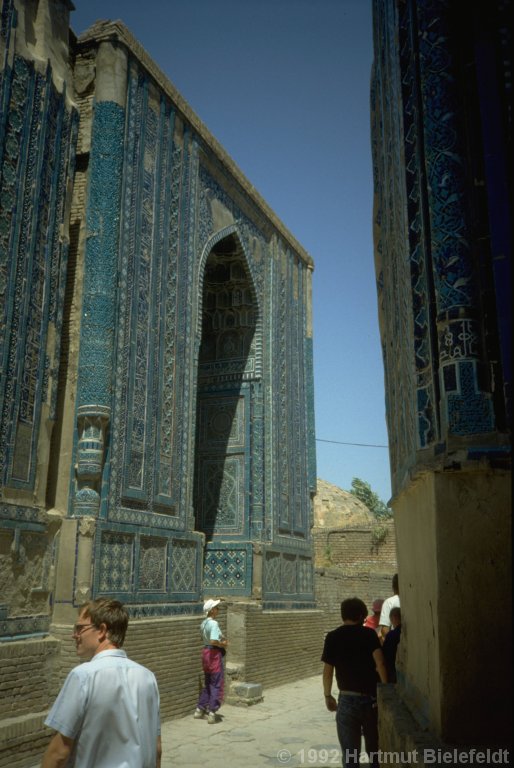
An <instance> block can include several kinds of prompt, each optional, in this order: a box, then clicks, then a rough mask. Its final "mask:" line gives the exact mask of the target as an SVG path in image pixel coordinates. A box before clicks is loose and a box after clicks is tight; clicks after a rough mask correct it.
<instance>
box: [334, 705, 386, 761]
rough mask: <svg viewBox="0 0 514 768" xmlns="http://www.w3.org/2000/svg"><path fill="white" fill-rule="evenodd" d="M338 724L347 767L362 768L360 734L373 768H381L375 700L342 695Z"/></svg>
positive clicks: (337, 717) (337, 715)
mask: <svg viewBox="0 0 514 768" xmlns="http://www.w3.org/2000/svg"><path fill="white" fill-rule="evenodd" d="M336 723H337V736H338V738H339V743H340V744H341V751H342V754H343V766H344V768H354V766H359V754H360V751H361V734H362V735H363V736H364V743H365V745H366V752H367V753H368V755H370V766H371V768H379V762H378V754H377V753H378V710H377V701H376V699H374V698H373V697H372V696H349V695H347V694H344V693H341V694H339V700H338V703H337V714H336Z"/></svg>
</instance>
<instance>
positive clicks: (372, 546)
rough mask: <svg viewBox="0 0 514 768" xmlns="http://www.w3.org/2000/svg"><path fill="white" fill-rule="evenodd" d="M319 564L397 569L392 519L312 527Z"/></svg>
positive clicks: (377, 569) (380, 569)
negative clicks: (371, 522) (365, 523)
mask: <svg viewBox="0 0 514 768" xmlns="http://www.w3.org/2000/svg"><path fill="white" fill-rule="evenodd" d="M313 539H314V557H315V562H316V565H317V566H320V567H323V566H327V567H331V566H342V567H347V566H351V565H357V564H362V565H365V566H366V568H370V569H372V570H376V571H388V570H391V571H392V573H394V572H395V571H396V536H395V529H394V521H393V520H384V521H383V522H382V521H377V523H376V524H375V525H373V526H372V527H367V526H366V527H365V526H360V527H345V528H321V527H317V528H313Z"/></svg>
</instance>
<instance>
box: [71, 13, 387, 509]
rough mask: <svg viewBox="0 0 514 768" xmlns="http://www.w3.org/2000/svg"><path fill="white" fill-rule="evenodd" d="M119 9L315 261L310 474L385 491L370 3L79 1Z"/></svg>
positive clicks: (75, 23) (88, 19)
mask: <svg viewBox="0 0 514 768" xmlns="http://www.w3.org/2000/svg"><path fill="white" fill-rule="evenodd" d="M74 2H75V5H76V10H75V11H74V12H73V13H72V15H71V25H72V27H73V29H74V31H75V32H76V33H77V34H79V33H81V32H83V31H84V30H85V29H87V27H88V26H90V25H91V24H92V23H93V22H94V21H96V20H97V19H113V20H114V19H121V20H122V21H123V22H124V23H125V24H126V26H127V27H128V28H129V29H130V30H131V32H132V33H133V34H134V35H135V36H136V37H137V38H138V40H139V41H140V42H141V44H142V45H143V47H144V48H145V49H146V50H147V52H148V53H149V54H150V56H151V57H152V58H153V59H154V61H155V62H156V63H157V64H158V65H159V67H160V68H161V69H162V70H163V71H164V73H165V74H166V75H167V77H168V78H169V79H170V80H171V81H172V83H173V84H174V85H175V86H176V87H177V88H178V90H179V91H180V92H181V94H182V96H183V97H184V98H185V99H186V100H187V101H188V102H189V104H190V105H191V107H192V108H193V109H194V111H195V112H196V113H197V114H198V116H199V117H200V119H201V120H202V121H203V122H204V123H205V125H206V126H207V128H209V130H210V131H211V133H213V134H214V136H215V137H216V138H217V139H218V141H220V142H221V144H222V145H223V146H224V148H225V149H226V150H227V152H228V153H229V154H230V155H231V157H232V158H233V160H234V161H235V162H236V163H237V165H238V166H239V167H240V168H241V170H242V171H243V173H244V174H245V175H246V176H247V177H248V179H249V180H250V182H251V183H252V184H253V185H254V186H255V187H256V188H257V189H258V190H259V192H260V193H261V195H262V196H263V197H264V199H265V200H266V201H267V202H268V203H269V205H270V206H271V207H272V208H273V209H274V210H275V212H276V213H277V215H278V216H279V217H280V218H281V219H282V221H283V222H284V224H285V225H286V226H287V227H288V228H289V229H290V231H291V232H292V233H293V235H294V236H295V237H296V238H297V239H298V240H299V241H300V243H302V245H303V246H304V247H305V249H306V250H307V251H308V252H309V253H310V254H311V256H312V257H313V259H314V262H315V271H314V276H313V302H314V307H313V309H314V375H315V402H316V435H317V438H318V442H317V443H316V445H317V460H318V477H322V478H324V479H325V480H329V481H330V482H332V483H335V484H336V485H339V486H341V487H342V488H346V489H349V488H350V485H351V481H352V477H355V476H356V477H360V478H362V479H363V480H366V481H367V482H369V483H370V484H371V486H372V488H373V490H375V491H376V492H377V493H378V494H379V496H380V497H381V498H382V499H384V501H387V500H388V499H389V496H390V492H391V486H390V475H389V454H388V451H387V449H385V448H364V447H357V446H352V445H337V444H334V443H325V442H321V440H334V441H341V442H345V443H370V444H379V445H386V444H387V431H386V425H385V415H384V387H383V368H382V357H381V351H380V341H379V333H378V320H377V300H376V291H375V275H374V264H373V242H372V173H371V150H370V135H369V82H370V70H371V62H372V55H373V52H372V34H371V0H187V1H185V0H146V2H141V0H101V1H100V0H74Z"/></svg>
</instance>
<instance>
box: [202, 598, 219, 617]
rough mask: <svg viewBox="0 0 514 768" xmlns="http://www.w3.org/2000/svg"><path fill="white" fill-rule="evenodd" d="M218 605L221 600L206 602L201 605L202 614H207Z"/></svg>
mask: <svg viewBox="0 0 514 768" xmlns="http://www.w3.org/2000/svg"><path fill="white" fill-rule="evenodd" d="M219 603H221V600H206V601H205V603H204V604H203V612H204V613H207V614H209V613H210V612H211V611H212V609H213V608H216V606H217V605H218V604H219Z"/></svg>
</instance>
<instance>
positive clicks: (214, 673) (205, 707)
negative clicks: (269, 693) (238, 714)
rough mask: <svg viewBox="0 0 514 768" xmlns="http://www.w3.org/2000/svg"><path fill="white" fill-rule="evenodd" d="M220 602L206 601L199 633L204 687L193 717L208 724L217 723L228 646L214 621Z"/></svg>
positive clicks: (221, 699)
mask: <svg viewBox="0 0 514 768" xmlns="http://www.w3.org/2000/svg"><path fill="white" fill-rule="evenodd" d="M220 602H221V601H220V600H206V601H205V603H204V606H203V612H204V614H205V617H206V618H205V619H204V620H203V621H202V624H201V626H200V631H201V633H202V639H203V649H202V668H203V674H204V687H203V689H202V692H201V694H200V698H199V699H198V704H197V705H196V710H195V713H194V717H195V719H196V720H199V719H201V718H203V717H205V715H207V722H208V723H211V724H212V723H215V722H216V721H217V716H216V712H217V711H218V709H219V708H220V707H221V703H222V701H223V685H224V677H225V671H224V668H223V656H224V655H225V649H226V647H227V645H228V640H227V639H226V638H225V637H223V634H222V632H221V629H220V625H219V624H218V622H217V621H216V616H217V615H218V611H219V604H220Z"/></svg>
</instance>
